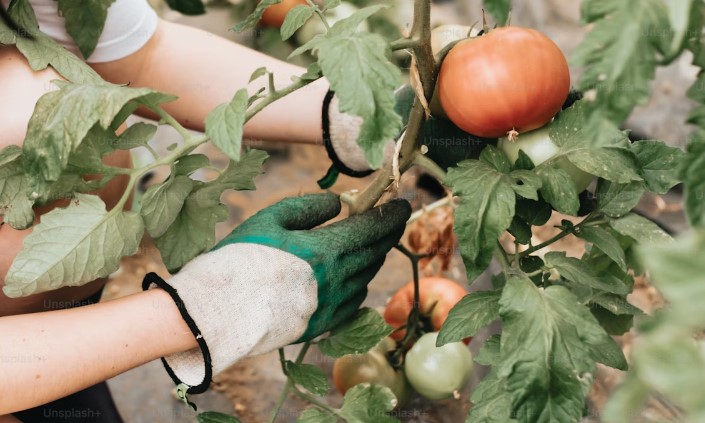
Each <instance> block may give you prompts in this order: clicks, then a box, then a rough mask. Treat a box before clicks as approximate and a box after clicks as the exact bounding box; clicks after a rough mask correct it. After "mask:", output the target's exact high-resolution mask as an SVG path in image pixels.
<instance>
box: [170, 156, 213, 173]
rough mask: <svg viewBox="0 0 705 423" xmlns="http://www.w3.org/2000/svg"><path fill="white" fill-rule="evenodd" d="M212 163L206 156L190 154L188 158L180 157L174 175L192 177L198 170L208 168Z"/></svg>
mask: <svg viewBox="0 0 705 423" xmlns="http://www.w3.org/2000/svg"><path fill="white" fill-rule="evenodd" d="M210 165H211V161H210V159H209V158H208V156H206V155H204V154H189V155H188V156H184V157H180V158H179V161H178V162H176V165H174V173H175V174H177V175H186V176H188V175H190V174H192V173H193V172H195V171H197V170H198V169H202V168H204V167H208V166H210Z"/></svg>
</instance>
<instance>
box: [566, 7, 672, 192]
mask: <svg viewBox="0 0 705 423" xmlns="http://www.w3.org/2000/svg"><path fill="white" fill-rule="evenodd" d="M603 3H604V4H603ZM583 17H584V18H585V19H586V20H588V21H590V22H595V27H594V28H593V30H592V31H590V32H589V33H588V35H587V37H586V38H585V40H584V41H583V43H582V44H581V45H580V46H579V47H578V49H577V51H576V52H575V54H574V56H573V59H574V60H573V62H574V64H575V65H578V66H584V67H586V69H585V72H584V73H583V75H582V77H581V78H580V81H579V82H578V86H577V88H578V89H579V90H580V91H588V90H591V89H594V90H595V100H594V102H592V104H591V107H592V109H593V112H596V113H597V114H596V115H594V116H593V117H595V118H597V119H605V118H607V119H609V120H610V121H611V122H613V123H615V124H621V123H622V122H623V121H624V120H626V118H627V117H628V116H629V114H630V113H631V111H632V109H633V108H634V107H635V106H636V105H638V104H644V103H645V102H646V100H647V99H648V98H649V95H650V84H649V82H650V81H651V80H652V79H653V78H654V75H655V69H656V65H657V55H658V54H659V50H660V48H661V46H663V45H669V44H670V40H671V33H670V31H668V30H664V28H669V24H668V20H667V19H668V11H667V9H666V6H665V5H664V2H662V1H660V0H623V1H619V2H612V4H607V3H606V2H604V0H591V1H586V2H584V4H583ZM591 114H592V113H591ZM598 176H601V175H598ZM621 182H626V181H621Z"/></svg>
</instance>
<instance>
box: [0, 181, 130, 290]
mask: <svg viewBox="0 0 705 423" xmlns="http://www.w3.org/2000/svg"><path fill="white" fill-rule="evenodd" d="M143 232H144V227H143V226H142V219H140V217H139V215H138V214H137V213H133V212H125V211H122V210H117V209H113V210H111V211H110V212H108V211H106V210H105V204H104V203H103V201H102V200H101V199H100V198H98V197H96V196H93V195H83V194H77V195H76V201H75V202H72V203H71V205H70V206H69V207H67V208H64V209H54V210H52V211H51V212H49V213H47V214H45V215H43V216H42V221H41V223H40V224H39V225H37V226H36V227H35V228H34V230H33V231H32V233H31V234H30V235H29V236H27V238H25V241H24V248H23V250H22V251H21V252H20V253H19V254H18V255H17V256H16V257H15V260H14V262H13V263H12V266H11V267H10V270H9V271H8V274H7V277H6V278H5V288H4V289H3V291H4V292H5V295H7V296H8V297H11V298H16V297H21V296H27V295H31V294H36V293H40V292H46V291H51V290H54V289H58V288H62V287H65V286H81V285H83V284H85V283H88V282H91V281H93V280H95V279H98V278H102V277H106V276H108V275H109V274H110V273H112V272H114V271H116V270H117V269H118V267H120V259H121V258H122V257H124V256H129V255H132V254H134V253H135V252H137V249H138V247H139V242H140V240H141V239H142V233H143Z"/></svg>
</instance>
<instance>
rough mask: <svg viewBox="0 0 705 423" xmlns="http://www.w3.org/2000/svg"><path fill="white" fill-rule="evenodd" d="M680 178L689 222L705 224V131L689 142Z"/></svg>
mask: <svg viewBox="0 0 705 423" xmlns="http://www.w3.org/2000/svg"><path fill="white" fill-rule="evenodd" d="M704 86H705V85H704ZM680 177H681V178H682V179H683V181H684V182H685V184H684V190H683V195H684V197H685V210H686V214H687V215H688V220H689V221H690V224H691V225H693V226H698V227H700V226H703V225H704V224H705V201H703V193H705V131H703V130H699V131H697V132H696V133H695V134H694V135H693V136H692V137H691V139H690V141H689V142H688V148H687V153H686V156H685V159H684V160H683V162H682V163H681V168H680Z"/></svg>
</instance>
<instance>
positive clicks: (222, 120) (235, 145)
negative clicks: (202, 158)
mask: <svg viewBox="0 0 705 423" xmlns="http://www.w3.org/2000/svg"><path fill="white" fill-rule="evenodd" d="M247 100H248V96H247V90H246V89H244V88H243V89H241V90H238V92H236V93H235V96H234V97H233V99H232V100H231V101H230V103H224V104H221V105H219V106H218V107H216V108H215V109H214V110H213V111H212V112H210V113H209V114H208V116H207V117H206V135H208V136H209V137H210V138H211V141H213V144H215V146H216V147H218V148H219V149H220V150H221V151H222V152H223V153H225V154H226V155H227V156H228V157H230V158H231V159H232V160H235V161H238V160H240V150H241V149H242V133H243V129H242V127H243V125H244V124H245V114H246V113H247Z"/></svg>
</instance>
